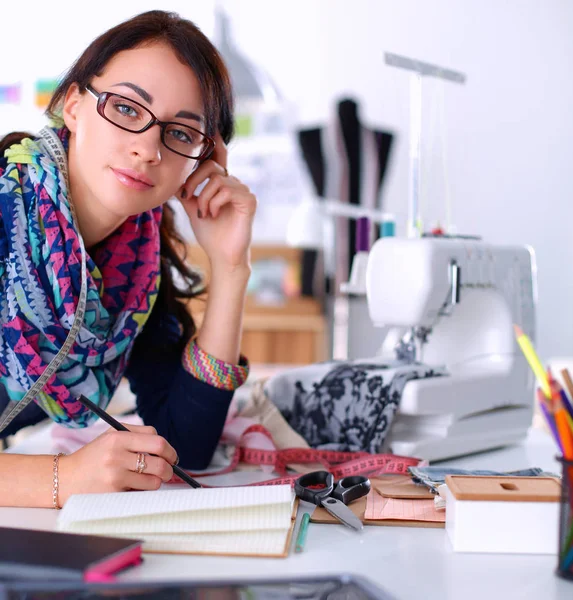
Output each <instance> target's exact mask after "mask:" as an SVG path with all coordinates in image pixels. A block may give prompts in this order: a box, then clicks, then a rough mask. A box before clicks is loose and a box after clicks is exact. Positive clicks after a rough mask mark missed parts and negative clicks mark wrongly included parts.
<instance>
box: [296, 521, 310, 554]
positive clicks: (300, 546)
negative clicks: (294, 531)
mask: <svg viewBox="0 0 573 600" xmlns="http://www.w3.org/2000/svg"><path fill="white" fill-rule="evenodd" d="M309 523H310V514H309V513H307V512H306V513H304V515H302V519H301V521H300V527H299V528H298V535H297V536H296V545H295V547H294V551H295V552H302V551H303V550H304V544H305V542H306V534H307V532H308V524H309Z"/></svg>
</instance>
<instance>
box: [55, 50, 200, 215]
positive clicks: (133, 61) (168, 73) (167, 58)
mask: <svg viewBox="0 0 573 600" xmlns="http://www.w3.org/2000/svg"><path fill="white" fill-rule="evenodd" d="M90 83H91V86H92V87H93V88H94V90H96V91H97V92H98V93H101V92H114V93H116V94H120V95H122V96H126V97H127V98H130V99H133V100H135V101H137V102H139V103H140V104H142V105H143V106H145V107H146V108H148V109H149V110H150V111H151V112H152V113H153V114H154V115H155V116H156V117H157V118H158V119H159V120H160V121H176V122H178V123H182V124H184V125H189V126H191V127H194V128H195V129H199V130H200V131H204V130H205V121H204V111H203V102H202V96H201V91H200V88H199V82H198V80H197V77H196V76H195V74H194V73H193V71H192V70H191V69H190V68H189V67H188V66H187V65H184V64H183V63H181V62H180V61H179V59H178V58H177V56H176V54H175V53H174V51H173V50H172V49H171V48H170V47H169V46H168V45H166V44H162V43H155V44H153V45H149V46H143V47H139V48H135V49H132V50H125V51H123V52H120V53H119V54H117V55H115V57H114V58H113V59H112V60H111V61H110V62H109V63H108V64H107V66H106V67H105V70H104V71H103V73H102V74H101V76H99V77H94V79H93V80H92V81H91V82H90ZM96 107H97V100H96V98H95V97H94V96H93V95H92V94H90V93H88V92H86V91H84V90H78V89H77V86H74V88H72V89H70V90H69V91H68V94H67V95H66V99H65V103H64V121H65V123H66V126H67V127H68V129H69V130H70V132H71V137H70V156H69V161H70V177H71V184H72V187H73V188H75V189H74V196H76V195H77V196H78V198H77V199H76V202H77V201H81V202H92V203H95V205H93V204H92V207H91V208H92V211H91V212H92V214H93V213H97V214H99V215H100V216H101V218H102V220H110V219H111V220H113V219H114V218H118V219H124V218H126V217H128V216H130V215H133V214H137V213H140V212H144V211H146V210H149V209H151V208H154V207H156V206H159V205H161V204H163V203H164V202H166V201H167V200H168V199H169V198H171V197H172V196H174V195H175V194H176V192H177V191H178V190H179V188H180V187H181V186H182V185H183V183H184V182H185V180H186V179H187V177H188V176H189V175H190V174H191V172H192V171H193V169H194V167H195V165H196V162H197V161H196V160H195V159H192V158H186V157H184V156H180V155H178V154H175V153H174V152H172V151H171V150H169V149H168V148H166V147H165V146H164V145H163V143H162V141H161V129H160V127H159V126H158V125H154V126H153V127H151V128H150V129H148V130H147V131H144V132H143V133H132V132H129V131H124V130H122V129H120V128H119V127H116V126H115V125H113V124H112V123H109V122H108V121H106V120H105V119H104V118H103V117H101V116H100V115H99V113H98V112H97V109H96ZM93 209H96V210H95V211H94V210H93Z"/></svg>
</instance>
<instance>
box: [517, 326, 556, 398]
mask: <svg viewBox="0 0 573 600" xmlns="http://www.w3.org/2000/svg"><path fill="white" fill-rule="evenodd" d="M513 329H514V331H515V336H516V338H517V343H518V344H519V347H520V348H521V350H522V352H523V354H524V356H525V358H526V360H527V362H528V363H529V366H530V367H531V370H532V371H533V373H534V374H535V377H537V381H538V382H539V385H540V386H541V389H542V390H543V393H544V394H545V397H546V398H551V388H550V387H549V381H548V379H547V373H546V372H545V369H544V368H543V365H542V364H541V361H540V360H539V357H538V356H537V353H536V352H535V349H534V348H533V345H532V343H531V341H530V339H529V338H528V337H527V336H526V335H525V333H523V330H522V329H521V327H519V326H517V325H514V326H513Z"/></svg>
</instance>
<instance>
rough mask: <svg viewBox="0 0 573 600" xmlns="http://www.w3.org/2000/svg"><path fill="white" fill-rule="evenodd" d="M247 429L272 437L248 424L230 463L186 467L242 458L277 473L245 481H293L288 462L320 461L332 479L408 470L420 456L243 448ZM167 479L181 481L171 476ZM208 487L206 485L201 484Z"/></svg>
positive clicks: (232, 466)
mask: <svg viewBox="0 0 573 600" xmlns="http://www.w3.org/2000/svg"><path fill="white" fill-rule="evenodd" d="M249 433H262V434H263V435H264V436H266V437H267V438H268V439H269V440H271V441H272V437H271V434H270V433H269V432H268V431H267V430H266V429H265V428H264V427H263V426H262V425H251V426H250V427H248V428H247V429H245V431H244V432H243V434H242V435H241V437H240V439H239V442H238V444H237V445H236V447H235V452H234V454H233V458H232V460H231V464H230V465H229V466H227V467H225V468H224V469H222V470H220V471H212V472H209V473H193V472H191V471H187V472H188V473H189V475H191V477H207V476H210V475H223V474H225V473H230V472H231V471H234V470H235V469H236V467H237V465H238V464H239V463H240V462H242V463H245V464H248V465H257V466H271V467H273V470H274V471H275V472H276V473H278V474H279V477H276V478H275V479H269V480H267V481H261V482H257V483H253V484H247V485H282V484H290V485H294V481H295V480H296V479H298V478H299V477H300V475H301V474H300V473H297V474H294V475H291V474H289V473H288V472H287V467H288V465H290V464H316V463H318V464H321V465H322V466H323V467H324V470H326V471H329V472H330V473H332V475H333V476H334V478H335V479H342V477H346V476H348V475H367V476H370V477H374V476H376V475H384V474H402V475H406V474H407V473H408V467H415V466H417V465H418V464H419V463H420V459H418V458H412V457H411V456H397V455H395V454H369V453H368V452H336V451H335V450H316V449H314V448H284V449H282V450H261V449H258V448H247V447H244V446H242V445H241V443H242V442H243V440H244V438H245V436H246V435H247V434H249ZM171 481H177V482H179V481H181V480H180V479H179V478H177V477H175V476H174V478H173V479H172V480H171ZM205 487H209V486H205Z"/></svg>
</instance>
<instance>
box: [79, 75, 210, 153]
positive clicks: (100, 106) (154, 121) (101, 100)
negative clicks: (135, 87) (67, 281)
mask: <svg viewBox="0 0 573 600" xmlns="http://www.w3.org/2000/svg"><path fill="white" fill-rule="evenodd" d="M85 89H86V90H87V91H88V92H89V93H90V94H91V95H92V96H93V97H94V98H95V99H96V100H97V105H96V109H97V112H98V114H99V115H100V117H102V118H103V119H105V120H106V121H107V122H108V123H111V124H112V125H115V126H116V127H118V128H119V129H123V130H124V131H129V132H130V133H143V132H144V131H147V130H148V129H149V128H150V127H153V126H154V125H159V128H160V129H161V142H162V143H163V145H164V146H165V147H166V148H167V149H168V150H170V151H171V152H174V153H175V154H179V156H184V157H185V158H193V159H196V160H206V159H208V158H209V156H211V154H212V153H213V150H215V140H213V139H212V138H210V137H209V136H208V135H205V134H204V133H203V132H202V131H199V130H198V129H196V128H195V127H191V126H190V125H185V124H184V123H178V122H177V121H160V120H159V119H158V118H157V117H156V116H155V115H154V114H153V113H152V112H151V111H150V110H149V109H148V108H147V106H143V104H140V103H139V102H137V101H136V100H133V99H132V98H128V97H127V96H122V95H121V94H116V93H115V92H98V91H97V90H95V89H94V88H93V87H92V86H91V85H90V84H89V83H88V84H87V85H86V86H85ZM111 96H117V97H118V98H122V99H123V100H127V101H128V102H131V103H132V104H136V105H137V106H140V107H141V108H142V109H143V110H145V111H146V112H148V113H149V114H150V115H151V121H149V123H147V125H145V126H144V127H143V128H142V129H139V130H137V131H134V130H133V129H128V128H127V127H122V126H121V125H118V124H117V123H115V122H114V121H112V120H111V119H109V118H108V117H106V115H105V105H106V104H107V101H108V100H109V98H110V97H111ZM168 125H179V126H180V127H186V128H188V129H192V130H193V131H196V132H197V133H198V134H200V135H202V136H203V137H204V138H205V141H206V142H207V145H206V147H205V150H203V152H201V154H200V155H199V156H190V155H189V154H183V153H182V152H177V150H173V148H170V147H169V146H168V145H167V144H166V143H165V129H166V127H167V126H168Z"/></svg>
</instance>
